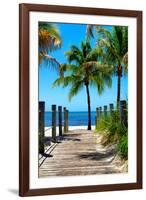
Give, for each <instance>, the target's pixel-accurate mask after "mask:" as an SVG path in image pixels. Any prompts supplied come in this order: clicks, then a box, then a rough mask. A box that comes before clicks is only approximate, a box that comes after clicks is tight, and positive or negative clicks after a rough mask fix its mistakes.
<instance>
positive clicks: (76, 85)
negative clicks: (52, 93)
mask: <svg viewBox="0 0 146 200" xmlns="http://www.w3.org/2000/svg"><path fill="white" fill-rule="evenodd" d="M65 55H66V57H67V60H68V64H63V65H62V70H63V71H64V76H60V77H59V78H58V79H57V80H56V81H55V82H54V84H53V86H59V85H62V86H63V87H66V86H68V85H69V86H70V91H69V100H71V99H72V97H73V96H75V95H77V94H78V92H79V91H80V90H81V89H83V88H84V87H85V88H86V94H87V104H88V130H91V99H90V88H89V86H95V87H96V88H97V92H98V94H101V93H102V92H103V91H104V88H105V86H106V85H107V86H108V87H110V86H111V84H112V82H111V74H110V72H111V68H112V66H109V65H105V64H101V63H102V49H101V48H99V47H95V48H93V49H92V48H91V45H90V43H89V41H85V42H82V43H81V46H80V48H78V47H77V46H74V45H72V46H71V47H70V50H69V51H67V52H65Z"/></svg>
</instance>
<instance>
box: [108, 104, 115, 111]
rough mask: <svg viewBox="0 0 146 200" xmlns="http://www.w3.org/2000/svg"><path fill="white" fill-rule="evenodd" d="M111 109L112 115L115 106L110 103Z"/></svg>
mask: <svg viewBox="0 0 146 200" xmlns="http://www.w3.org/2000/svg"><path fill="white" fill-rule="evenodd" d="M109 108H110V113H112V112H113V110H114V104H113V103H110V104H109Z"/></svg>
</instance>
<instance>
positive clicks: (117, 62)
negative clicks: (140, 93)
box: [87, 25, 128, 105]
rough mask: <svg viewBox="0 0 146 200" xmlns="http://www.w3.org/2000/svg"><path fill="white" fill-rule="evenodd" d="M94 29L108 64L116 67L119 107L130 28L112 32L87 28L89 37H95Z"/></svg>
mask: <svg viewBox="0 0 146 200" xmlns="http://www.w3.org/2000/svg"><path fill="white" fill-rule="evenodd" d="M93 28H94V29H95V30H96V31H97V34H98V45H100V46H102V47H103V49H104V52H105V55H106V57H105V58H106V62H107V63H109V64H112V65H114V66H115V67H114V72H115V73H116V75H117V105H119V102H120V94H121V90H120V89H121V77H122V74H123V72H127V68H128V27H126V26H113V27H112V31H109V30H108V29H106V28H102V27H101V26H93V25H88V26H87V35H88V36H89V37H94V33H93Z"/></svg>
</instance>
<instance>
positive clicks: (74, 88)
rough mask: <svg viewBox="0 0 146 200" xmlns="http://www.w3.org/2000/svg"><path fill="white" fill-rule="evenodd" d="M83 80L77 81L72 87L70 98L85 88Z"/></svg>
mask: <svg viewBox="0 0 146 200" xmlns="http://www.w3.org/2000/svg"><path fill="white" fill-rule="evenodd" d="M83 86H84V85H83V81H76V82H75V83H74V84H73V85H72V86H71V88H70V91H69V94H68V99H69V101H71V99H72V98H73V97H74V96H76V95H77V94H78V92H79V91H80V90H81V89H82V88H83Z"/></svg>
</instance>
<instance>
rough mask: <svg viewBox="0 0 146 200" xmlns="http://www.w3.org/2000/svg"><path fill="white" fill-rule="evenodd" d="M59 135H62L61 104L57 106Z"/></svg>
mask: <svg viewBox="0 0 146 200" xmlns="http://www.w3.org/2000/svg"><path fill="white" fill-rule="evenodd" d="M58 122H59V136H62V106H58Z"/></svg>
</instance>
